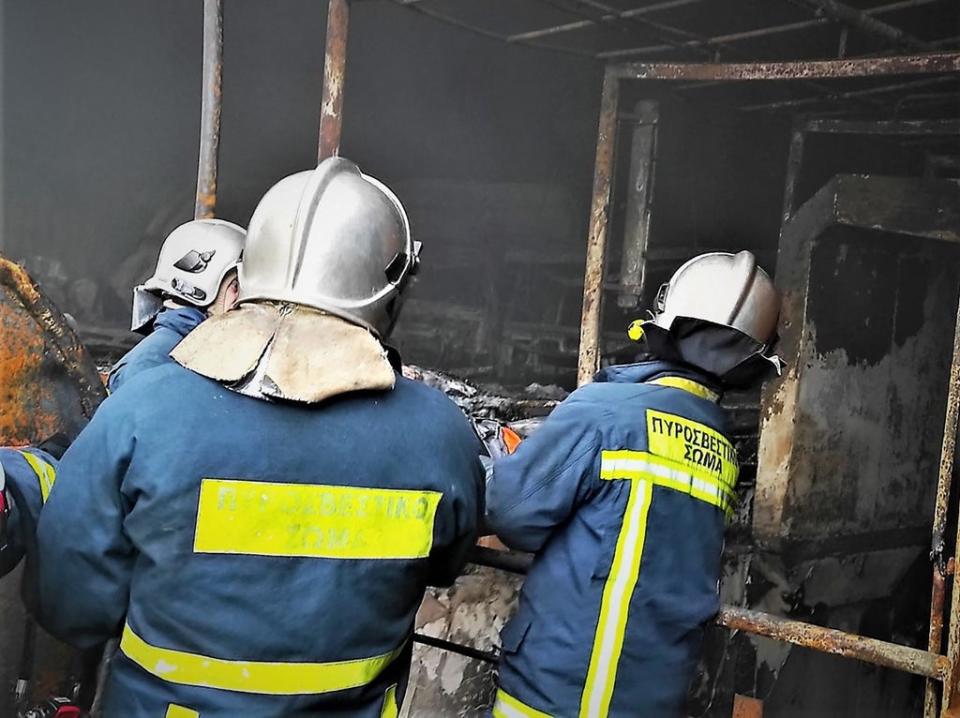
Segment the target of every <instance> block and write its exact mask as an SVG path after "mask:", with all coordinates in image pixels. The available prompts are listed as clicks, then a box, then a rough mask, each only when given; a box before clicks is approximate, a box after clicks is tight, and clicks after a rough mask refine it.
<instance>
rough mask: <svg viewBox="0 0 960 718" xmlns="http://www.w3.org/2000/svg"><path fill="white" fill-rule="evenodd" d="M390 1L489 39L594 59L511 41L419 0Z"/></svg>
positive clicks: (573, 51)
mask: <svg viewBox="0 0 960 718" xmlns="http://www.w3.org/2000/svg"><path fill="white" fill-rule="evenodd" d="M392 2H393V3H394V4H395V5H399V6H400V7H404V8H407V9H408V10H412V11H413V12H417V13H420V14H421V15H424V16H425V17H429V18H432V19H434V20H437V21H439V22H442V23H445V24H447V25H451V26H453V27H458V28H460V29H461V30H466V31H468V32H472V33H473V34H475V35H479V36H481V37H486V38H488V39H491V40H499V41H500V42H507V43H509V42H514V43H516V44H520V45H524V46H526V47H532V48H535V49H537V50H548V51H550V52H559V53H563V54H565V55H575V56H576V57H583V58H587V59H590V60H593V59H595V56H594V54H593V53H592V52H587V51H585V50H578V49H576V48H573V47H562V46H560V45H549V44H546V43H540V42H536V41H533V40H519V39H518V40H513V41H511V40H510V39H509V36H507V35H502V34H500V33H498V32H493V31H492V30H487V29H486V28H482V27H477V26H476V25H471V24H470V23H468V22H464V21H463V20H458V19H457V18H455V17H453V16H452V15H448V14H446V13H443V12H439V11H438V10H434V9H432V8H427V7H422V6H421V5H420V4H419V0H392Z"/></svg>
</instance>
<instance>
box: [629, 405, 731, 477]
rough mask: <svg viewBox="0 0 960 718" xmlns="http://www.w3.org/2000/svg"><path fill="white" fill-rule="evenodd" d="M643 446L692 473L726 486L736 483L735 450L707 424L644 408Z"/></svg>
mask: <svg viewBox="0 0 960 718" xmlns="http://www.w3.org/2000/svg"><path fill="white" fill-rule="evenodd" d="M647 446H648V447H649V450H650V453H652V454H656V455H657V456H662V457H663V458H665V459H670V460H671V461H675V462H677V463H678V464H681V465H682V466H684V467H686V468H687V469H688V470H689V471H690V473H691V474H693V475H694V476H699V477H702V478H708V479H713V480H714V481H720V482H721V483H722V484H724V485H725V486H727V487H729V488H733V487H734V486H735V485H736V483H737V476H739V474H740V464H739V463H738V461H737V450H736V449H735V448H734V447H733V444H731V443H730V441H729V440H728V439H727V438H726V437H725V436H723V435H722V434H720V433H719V432H717V431H715V430H713V429H711V428H710V427H709V426H705V425H704V424H701V423H699V422H696V421H691V420H690V419H685V418H683V417H682V416H677V415H675V414H667V413H666V412H663V411H656V410H655V409H647Z"/></svg>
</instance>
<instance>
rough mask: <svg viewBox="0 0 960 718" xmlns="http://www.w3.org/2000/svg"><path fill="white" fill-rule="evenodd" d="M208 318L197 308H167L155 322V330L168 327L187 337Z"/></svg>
mask: <svg viewBox="0 0 960 718" xmlns="http://www.w3.org/2000/svg"><path fill="white" fill-rule="evenodd" d="M206 318H207V315H206V314H204V313H203V312H202V311H201V310H200V309H197V308H196V307H176V308H171V307H166V308H164V309H163V310H162V311H161V312H160V313H159V314H158V315H157V318H156V319H154V320H153V328H154V329H157V328H158V327H166V328H167V329H171V330H173V331H175V332H176V333H177V334H179V335H180V336H181V337H185V336H187V334H189V333H190V332H192V331H193V330H194V329H195V328H196V327H197V325H198V324H200V322H202V321H203V320H204V319H206Z"/></svg>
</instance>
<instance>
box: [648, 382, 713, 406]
mask: <svg viewBox="0 0 960 718" xmlns="http://www.w3.org/2000/svg"><path fill="white" fill-rule="evenodd" d="M647 383H648V384H656V385H657V386H669V387H673V388H674V389H682V390H683V391H686V392H689V393H690V394H693V395H694V396H699V397H700V398H701V399H706V400H707V401H712V402H718V401H720V395H719V394H718V393H717V392H715V391H711V390H710V389H708V388H707V387H705V386H704V385H703V384H701V383H699V382H696V381H693V380H691V379H684V378H682V377H679V376H662V377H660V378H659V379H654V380H653V381H648V382H647Z"/></svg>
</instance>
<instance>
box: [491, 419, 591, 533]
mask: <svg viewBox="0 0 960 718" xmlns="http://www.w3.org/2000/svg"><path fill="white" fill-rule="evenodd" d="M599 451H600V442H599V438H598V436H597V432H596V429H595V428H594V423H593V422H590V421H585V420H584V418H583V416H582V414H581V410H580V409H579V407H578V406H577V404H576V403H573V402H571V403H565V404H561V405H560V406H558V407H557V408H556V409H555V410H554V411H553V413H552V414H551V415H550V416H549V417H548V418H547V420H546V421H545V422H544V423H543V425H542V426H540V428H539V429H537V430H536V432H534V434H533V435H532V436H531V437H529V438H527V439H525V440H524V441H523V443H522V444H520V446H519V447H518V448H517V450H516V452H515V453H514V454H513V455H511V456H507V457H504V458H503V459H500V460H499V461H497V462H495V463H494V467H493V477H492V478H491V479H490V482H489V483H488V484H487V516H486V522H487V526H488V527H489V528H490V529H491V530H492V531H493V532H494V533H496V535H497V536H498V537H499V538H500V540H501V541H503V542H504V543H505V544H506V545H507V546H509V547H510V548H514V549H519V550H521V551H538V550H540V548H542V547H543V545H544V544H545V543H546V541H547V539H548V538H549V536H550V534H551V533H552V532H553V530H554V528H556V527H557V526H558V525H560V524H561V523H563V522H564V521H566V520H567V518H569V516H570V515H571V514H572V513H573V511H574V509H575V508H576V507H577V506H578V505H579V504H580V502H582V501H583V500H584V498H585V497H586V495H587V492H588V491H589V489H590V486H591V483H592V482H591V481H590V480H589V478H590V477H591V476H593V474H594V473H595V472H594V471H593V468H594V466H595V463H596V457H597V454H598V453H599Z"/></svg>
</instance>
